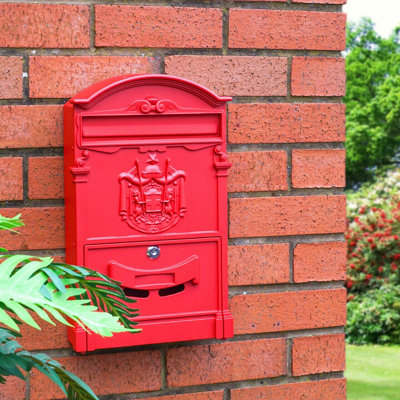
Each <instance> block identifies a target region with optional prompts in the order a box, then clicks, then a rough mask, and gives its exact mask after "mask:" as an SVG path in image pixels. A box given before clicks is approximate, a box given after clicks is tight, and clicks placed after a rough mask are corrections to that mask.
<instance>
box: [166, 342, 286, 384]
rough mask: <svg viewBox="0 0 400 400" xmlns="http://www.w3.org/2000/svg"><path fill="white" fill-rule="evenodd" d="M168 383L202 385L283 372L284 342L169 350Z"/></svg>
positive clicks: (237, 343) (275, 374)
mask: <svg viewBox="0 0 400 400" xmlns="http://www.w3.org/2000/svg"><path fill="white" fill-rule="evenodd" d="M167 371H168V376H167V381H168V386H187V385H202V384H210V383H217V382H231V381H239V380H245V379H261V378H267V377H275V376H282V375H285V374H286V341H285V340H284V339H263V340H253V341H246V342H231V343H217V344H210V345H199V346H190V347H179V348H172V349H169V350H168V352H167Z"/></svg>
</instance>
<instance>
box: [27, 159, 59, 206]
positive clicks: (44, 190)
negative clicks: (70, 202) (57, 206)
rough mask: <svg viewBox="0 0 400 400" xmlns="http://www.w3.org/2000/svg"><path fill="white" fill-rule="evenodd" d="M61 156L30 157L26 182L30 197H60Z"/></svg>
mask: <svg viewBox="0 0 400 400" xmlns="http://www.w3.org/2000/svg"><path fill="white" fill-rule="evenodd" d="M63 162H64V160H63V158H62V157H30V158H29V161H28V183H29V198H30V199H62V198H63V197H64V171H63Z"/></svg>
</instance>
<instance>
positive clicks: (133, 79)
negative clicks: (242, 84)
mask: <svg viewBox="0 0 400 400" xmlns="http://www.w3.org/2000/svg"><path fill="white" fill-rule="evenodd" d="M147 85H159V86H166V87H172V88H177V89H181V90H183V91H186V92H189V93H191V94H192V95H194V96H196V97H199V98H201V99H202V100H204V101H205V102H207V103H208V104H209V105H210V106H213V107H216V106H219V105H222V104H224V103H225V102H227V101H230V100H232V98H231V97H226V96H223V97H221V96H218V95H217V94H215V93H214V92H212V91H211V90H209V89H207V88H206V87H204V86H202V85H199V84H198V83H195V82H192V81H189V80H188V79H184V78H179V77H176V76H171V75H122V76H116V77H113V78H109V79H106V80H104V81H101V82H97V83H95V84H93V85H91V86H89V87H88V88H86V89H84V90H82V91H81V92H80V93H78V94H76V95H75V96H74V97H72V98H71V100H70V102H71V103H72V104H76V105H79V106H80V107H82V108H86V109H87V108H90V107H91V106H92V105H94V104H96V103H97V102H99V101H101V100H102V99H103V98H105V97H107V96H110V95H112V94H115V93H118V92H120V91H123V90H126V89H129V88H132V87H138V86H147Z"/></svg>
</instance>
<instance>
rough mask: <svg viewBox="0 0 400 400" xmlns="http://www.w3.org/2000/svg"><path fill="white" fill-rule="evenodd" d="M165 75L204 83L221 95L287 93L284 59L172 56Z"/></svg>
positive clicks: (273, 94) (169, 58) (276, 94)
mask: <svg viewBox="0 0 400 400" xmlns="http://www.w3.org/2000/svg"><path fill="white" fill-rule="evenodd" d="M165 71H166V73H167V74H171V75H178V76H182V77H184V78H187V79H190V80H193V81H195V82H197V83H200V84H202V85H204V86H206V87H208V88H209V89H211V90H213V91H215V92H216V93H218V94H219V95H229V96H286V93H287V87H286V83H287V59H286V58H284V57H248V56H225V57H223V56H169V57H166V58H165ZM266 77H268V79H266Z"/></svg>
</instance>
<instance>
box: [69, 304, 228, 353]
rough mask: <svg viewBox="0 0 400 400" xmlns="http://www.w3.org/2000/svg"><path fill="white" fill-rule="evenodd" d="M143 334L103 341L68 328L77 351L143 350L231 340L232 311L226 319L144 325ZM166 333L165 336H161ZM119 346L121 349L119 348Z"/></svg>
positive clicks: (202, 319) (82, 331)
mask: <svg viewBox="0 0 400 400" xmlns="http://www.w3.org/2000/svg"><path fill="white" fill-rule="evenodd" d="M138 328H141V329H143V331H142V332H139V333H117V334H115V335H114V336H112V337H103V336H100V335H97V334H94V333H90V332H86V331H85V330H84V329H82V328H81V327H80V326H74V327H71V328H68V339H69V341H70V342H71V344H72V347H73V349H74V350H75V351H77V352H79V353H86V352H88V351H94V350H99V349H110V348H115V347H128V346H140V345H146V344H154V343H168V342H178V341H189V340H200V339H212V338H216V339H227V338H229V337H232V336H233V319H232V315H231V314H230V312H229V311H227V312H224V315H218V316H202V317H192V318H191V317H186V318H171V319H168V320H156V321H143V322H140V324H139V325H138ZM160 332H162V335H160ZM116 345H117V346H116Z"/></svg>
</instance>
